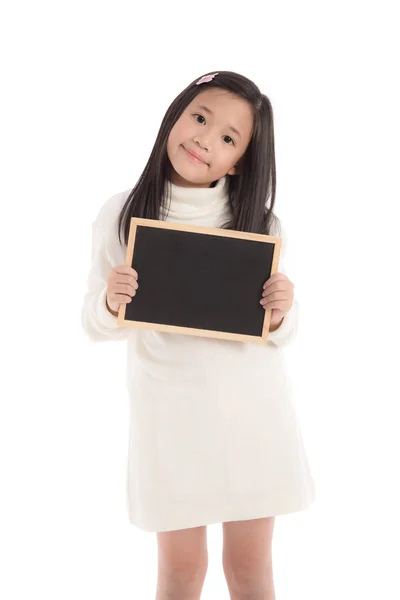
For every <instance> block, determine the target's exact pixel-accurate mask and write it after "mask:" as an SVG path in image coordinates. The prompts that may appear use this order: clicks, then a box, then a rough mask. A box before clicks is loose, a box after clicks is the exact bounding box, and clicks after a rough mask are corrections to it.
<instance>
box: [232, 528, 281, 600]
mask: <svg viewBox="0 0 400 600" xmlns="http://www.w3.org/2000/svg"><path fill="white" fill-rule="evenodd" d="M274 525H275V517H269V518H264V519H251V520H249V521H232V522H228V523H223V534H224V548H223V567H224V573H225V578H226V582H227V584H228V588H229V592H230V596H231V600H276V596H275V588H274V581H273V572H272V548H271V545H272V536H273V530H274Z"/></svg>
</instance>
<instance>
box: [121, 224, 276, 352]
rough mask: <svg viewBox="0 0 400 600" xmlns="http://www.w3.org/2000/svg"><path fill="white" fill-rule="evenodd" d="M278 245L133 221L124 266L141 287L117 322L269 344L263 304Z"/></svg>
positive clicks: (266, 240) (258, 238)
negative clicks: (264, 289)
mask: <svg viewBox="0 0 400 600" xmlns="http://www.w3.org/2000/svg"><path fill="white" fill-rule="evenodd" d="M280 248H281V238H280V237H273V236H267V235H259V234H252V233H246V232H239V231H231V230H227V229H213V228H206V227H200V226H194V225H193V226H192V225H179V224H175V223H167V222H165V221H154V220H150V219H137V218H132V219H131V225H130V232H129V241H128V247H127V253H126V261H125V263H126V264H127V265H129V266H131V267H133V268H134V269H135V270H136V271H137V272H138V275H139V279H138V282H139V288H138V290H137V294H136V296H134V297H133V299H132V302H130V303H128V304H122V305H121V306H120V309H119V313H118V325H119V326H120V327H137V328H141V329H153V330H156V331H163V332H171V333H182V334H186V335H197V336H204V337H211V338H219V339H229V340H236V341H242V342H243V341H245V342H258V343H265V342H266V341H267V337H268V330H269V322H270V315H271V311H270V310H269V311H265V309H264V308H263V307H262V306H261V304H260V299H261V297H262V290H263V285H264V283H265V282H266V281H267V279H269V277H270V276H271V275H272V274H273V273H276V271H277V267H278V263H279V253H280Z"/></svg>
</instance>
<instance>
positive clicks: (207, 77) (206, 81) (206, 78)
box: [196, 73, 218, 85]
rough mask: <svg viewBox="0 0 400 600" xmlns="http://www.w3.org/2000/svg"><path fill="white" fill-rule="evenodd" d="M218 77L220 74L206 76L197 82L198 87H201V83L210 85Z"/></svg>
mask: <svg viewBox="0 0 400 600" xmlns="http://www.w3.org/2000/svg"><path fill="white" fill-rule="evenodd" d="M216 75H218V73H213V74H212V75H204V77H201V78H200V79H199V80H198V81H196V85H200V83H208V82H209V81H211V80H212V79H214V77H215V76H216Z"/></svg>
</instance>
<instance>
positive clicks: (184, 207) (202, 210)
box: [163, 176, 229, 217]
mask: <svg viewBox="0 0 400 600" xmlns="http://www.w3.org/2000/svg"><path fill="white" fill-rule="evenodd" d="M228 190H229V181H228V177H227V176H225V177H221V179H219V180H218V181H217V183H216V185H215V187H209V188H202V187H201V188H196V187H182V186H178V185H175V184H174V183H171V182H168V184H167V186H166V196H167V197H166V199H165V202H164V203H163V204H164V205H165V206H166V208H167V210H168V214H170V215H171V216H175V215H179V216H185V215H187V216H191V215H192V216H199V217H201V216H203V215H207V214H211V213H215V212H219V211H221V210H222V209H223V208H225V207H226V205H227V204H228V202H229V193H228ZM164 210H165V209H164Z"/></svg>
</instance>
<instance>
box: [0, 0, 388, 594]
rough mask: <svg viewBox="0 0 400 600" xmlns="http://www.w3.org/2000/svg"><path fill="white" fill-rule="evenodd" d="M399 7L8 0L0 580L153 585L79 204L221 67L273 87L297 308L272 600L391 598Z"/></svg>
mask: <svg viewBox="0 0 400 600" xmlns="http://www.w3.org/2000/svg"><path fill="white" fill-rule="evenodd" d="M395 4H396V3H395V2H389V1H383V2H382V1H381V2H379V3H378V2H366V1H364V2H354V1H346V2H344V1H342V2H338V1H336V2H320V1H319V2H317V1H315V2H310V1H303V2H291V3H290V2H283V1H280V2H273V3H269V2H261V0H259V1H258V2H257V1H255V0H247V1H246V2H241V3H235V2H232V1H229V2H216V1H213V2H207V1H203V2H201V3H198V4H195V3H190V2H189V3H188V2H182V3H181V5H180V4H179V3H178V2H172V3H169V4H168V3H159V5H157V4H154V3H153V4H152V3H146V4H145V5H140V4H138V3H135V2H133V1H132V2H116V1H113V2H89V1H86V2H85V1H83V0H80V1H79V2H76V1H71V0H70V1H69V2H45V1H40V0H37V1H36V2H17V1H16V2H12V3H11V2H5V3H3V4H2V8H1V13H0V22H1V26H0V27H1V31H0V44H1V48H0V49H1V57H2V59H1V61H2V66H1V84H2V92H1V215H2V218H1V225H0V226H1V236H0V239H1V249H2V252H1V261H2V266H1V286H2V290H1V313H2V327H1V334H2V335H1V341H2V348H3V352H2V357H3V358H2V362H1V372H2V375H1V415H0V417H1V418H0V427H1V431H0V444H1V448H0V450H1V452H0V457H1V458H0V460H1V487H2V492H1V496H0V498H1V512H0V515H1V516H0V519H1V522H0V529H1V534H0V540H1V542H0V543H1V553H2V556H1V566H2V577H1V582H0V595H1V596H2V597H3V598H4V599H5V600H15V599H26V598H31V597H33V596H35V597H36V596H37V597H40V598H41V599H42V600H47V599H52V600H53V599H54V598H57V599H58V600H63V599H68V600H70V599H71V598H74V599H76V600H80V599H82V600H83V599H85V600H87V599H88V598H96V599H97V600H100V599H107V600H109V599H111V598H113V599H114V598H115V599H116V598H118V599H121V600H122V599H126V600H128V599H131V598H137V599H139V598H140V600H147V599H153V598H154V596H155V581H156V569H157V549H156V536H155V534H154V533H147V532H143V531H140V530H138V529H137V528H135V527H133V526H132V525H130V524H129V522H128V516H127V512H126V498H125V481H126V479H125V478H126V471H125V469H126V455H127V443H128V396H127V392H126V389H125V344H124V343H118V342H114V343H107V344H93V343H91V342H90V341H89V340H88V339H87V338H86V337H85V335H84V332H83V330H82V327H81V321H80V318H81V315H80V311H81V306H82V302H83V295H84V293H85V289H86V277H87V273H88V270H89V266H90V252H91V223H92V221H93V220H94V219H95V218H96V216H97V214H98V211H99V210H100V208H101V206H102V205H103V203H104V202H105V201H106V200H107V199H108V198H109V197H110V196H112V195H114V194H116V193H118V192H120V191H124V190H126V189H128V188H131V187H132V186H133V185H134V183H135V182H136V180H137V178H138V177H139V175H140V173H141V170H142V169H143V167H144V165H145V163H146V161H147V158H148V155H149V152H150V150H151V148H152V145H153V143H154V140H155V137H156V134H157V131H158V128H159V125H160V122H161V119H162V116H163V115H164V113H165V111H166V109H167V107H168V106H169V104H170V102H172V100H173V99H174V98H175V96H176V95H177V94H178V93H179V92H180V91H181V90H182V89H183V88H184V87H186V85H187V84H188V83H189V82H190V81H192V79H194V78H195V77H197V76H198V77H200V76H201V75H202V74H204V73H206V72H208V71H214V70H215V71H217V70H234V71H238V72H240V73H242V74H244V75H247V76H248V77H250V78H251V79H253V80H254V81H255V82H256V83H257V84H258V85H259V87H260V88H261V89H262V90H263V91H264V93H266V94H267V95H268V96H269V98H270V100H271V102H272V105H273V109H274V118H275V139H276V162H277V198H276V212H277V214H278V216H279V217H280V218H281V219H282V223H283V224H284V226H285V229H286V231H287V235H288V243H289V261H290V265H291V266H290V269H291V271H290V275H291V279H292V280H293V281H294V283H295V286H296V291H297V296H298V299H299V302H300V303H301V308H302V313H301V315H302V321H301V328H300V331H299V335H298V338H297V340H296V342H294V344H293V345H292V346H290V347H289V348H288V350H287V356H288V359H289V362H290V365H291V373H292V379H293V383H294V388H295V397H294V402H295V404H296V407H297V411H298V414H299V419H300V422H301V426H302V429H303V435H304V439H305V444H306V448H307V451H308V456H309V460H310V464H311V467H312V471H313V475H314V478H315V481H316V485H317V494H318V498H317V501H316V503H315V504H314V505H313V506H312V507H311V508H310V509H309V510H308V511H305V512H303V513H299V514H292V515H288V516H284V517H279V518H277V521H276V528H275V534H274V541H273V548H274V577H275V587H276V593H277V600H292V599H293V598H299V599H306V600H321V598H323V599H324V600H337V599H338V598H340V600H350V599H351V600H353V599H354V598H363V600H369V599H371V600H372V599H376V598H385V600H392V599H393V600H394V599H398V598H399V597H400V583H399V579H398V574H397V575H396V572H395V569H396V570H397V567H398V564H399V558H400V552H399V543H398V540H399V535H400V526H399V525H400V523H399V502H400V493H399V481H398V479H399V466H398V459H399V456H400V444H399V436H398V429H399V410H398V408H399V406H398V405H399V401H400V393H399V384H398V371H399V362H400V360H399V359H400V352H399V347H398V340H399V333H400V331H399V316H398V315H399V310H398V302H399V285H398V277H399V266H398V260H399V258H400V251H399V244H398V237H397V236H398V230H399V227H398V214H399V200H400V195H399V184H398V175H399V136H400V127H399V106H400V95H399V89H398V79H399V77H398V60H397V61H396V60H395V54H396V52H397V54H398V52H399V44H398V41H397V40H398V21H396V19H395V11H394V9H395ZM396 38H397V40H396ZM208 545H209V569H208V574H207V577H206V581H205V584H204V591H203V595H202V599H203V598H204V599H205V600H207V599H209V600H217V599H218V600H228V598H229V596H228V591H227V588H226V584H225V582H224V579H223V574H222V563H221V552H222V528H221V525H212V526H209V528H208Z"/></svg>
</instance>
